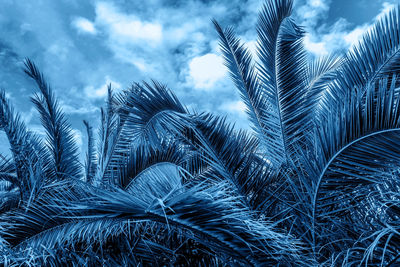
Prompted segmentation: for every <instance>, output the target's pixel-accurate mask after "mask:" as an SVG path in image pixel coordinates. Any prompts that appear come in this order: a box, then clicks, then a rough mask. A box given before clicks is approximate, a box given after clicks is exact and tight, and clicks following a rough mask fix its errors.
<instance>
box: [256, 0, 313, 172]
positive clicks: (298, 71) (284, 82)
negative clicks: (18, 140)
mask: <svg viewBox="0 0 400 267" xmlns="http://www.w3.org/2000/svg"><path fill="white" fill-rule="evenodd" d="M292 5H293V2H292V1H287V0H277V1H268V2H267V3H266V4H265V5H264V7H263V10H262V11H261V13H260V15H259V22H258V26H257V32H258V38H259V39H258V53H259V59H260V63H259V64H258V65H257V67H258V68H257V69H258V73H259V77H260V80H261V82H262V87H263V91H264V95H265V98H266V99H267V100H268V102H269V103H270V105H271V108H270V110H268V111H266V112H268V113H269V116H268V117H267V118H268V120H267V129H268V133H269V134H268V138H269V140H270V142H269V143H270V144H269V146H270V149H269V154H268V156H269V157H270V158H271V159H272V161H273V162H274V164H277V163H278V166H279V164H281V163H285V162H287V159H288V158H291V157H292V150H293V148H292V146H293V145H294V144H295V143H299V142H300V143H301V142H302V141H303V139H304V134H306V133H307V132H308V131H309V129H308V127H309V126H310V124H309V123H308V122H309V119H308V116H309V114H310V112H308V107H309V106H311V105H313V104H314V103H313V102H312V101H311V99H306V98H305V96H306V92H307V86H306V85H305V83H304V77H305V75H306V69H307V68H306V67H307V64H306V54H305V50H304V48H303V44H302V38H303V36H304V31H303V30H302V29H301V28H300V27H299V26H297V25H296V24H295V23H294V22H293V20H292V19H291V18H289V16H290V15H291V12H292Z"/></svg>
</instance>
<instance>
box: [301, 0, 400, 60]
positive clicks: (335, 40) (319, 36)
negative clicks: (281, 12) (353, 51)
mask: <svg viewBox="0 0 400 267" xmlns="http://www.w3.org/2000/svg"><path fill="white" fill-rule="evenodd" d="M329 5H330V1H327V2H322V0H307V1H306V3H305V4H304V5H302V6H300V7H299V8H298V12H297V13H296V15H297V17H298V18H299V20H300V24H302V25H304V26H306V28H307V30H308V32H309V33H308V34H307V35H306V36H305V38H304V46H305V48H306V49H307V50H308V51H309V52H311V53H312V54H313V55H315V56H323V55H326V54H329V53H335V52H340V51H345V50H347V49H349V48H351V47H352V46H353V45H356V44H357V43H358V42H359V41H360V40H361V38H362V36H363V35H364V33H365V32H367V31H368V30H370V29H371V27H373V24H374V23H375V22H376V21H378V20H379V19H381V18H382V17H383V16H384V15H385V14H386V13H387V12H389V11H390V10H391V9H392V8H393V7H395V4H392V3H389V2H383V3H382V8H381V10H380V13H379V14H378V15H377V16H375V17H374V18H373V20H372V22H370V23H364V24H361V25H352V24H350V23H349V22H348V21H347V20H346V19H344V18H339V19H338V20H337V21H336V22H335V23H333V25H331V26H328V25H326V24H321V25H320V26H318V27H317V25H318V22H319V21H321V20H323V19H324V17H325V16H326V15H327V12H328V11H329V8H330V7H329Z"/></svg>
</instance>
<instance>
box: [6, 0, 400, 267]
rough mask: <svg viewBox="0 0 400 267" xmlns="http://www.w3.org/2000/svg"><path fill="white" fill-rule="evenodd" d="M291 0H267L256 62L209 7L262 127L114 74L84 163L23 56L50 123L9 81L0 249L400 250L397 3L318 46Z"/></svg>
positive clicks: (355, 257)
mask: <svg viewBox="0 0 400 267" xmlns="http://www.w3.org/2000/svg"><path fill="white" fill-rule="evenodd" d="M291 12H292V1H291V0H271V1H267V2H266V3H265V5H264V7H263V9H262V11H261V12H260V15H259V20H258V25H257V33H258V47H257V49H258V51H257V62H255V61H254V60H253V58H252V55H251V53H250V52H249V50H248V49H247V48H246V46H245V45H244V44H243V43H242V42H241V41H240V40H239V39H238V38H237V37H236V36H235V33H234V31H233V29H232V28H227V29H222V28H221V27H220V25H219V24H218V23H217V22H214V24H215V27H216V30H217V32H218V34H219V37H220V46H221V50H222V53H223V56H224V58H225V62H226V65H227V67H228V68H229V70H230V74H231V76H232V79H233V81H234V84H235V85H236V87H237V88H238V90H239V92H240V94H241V97H242V99H243V101H244V103H245V104H246V106H247V113H248V115H249V118H250V122H251V126H252V131H248V132H246V131H243V130H236V129H235V128H234V127H233V126H232V125H231V124H230V123H228V122H227V121H226V120H225V118H222V117H219V116H216V115H213V114H209V113H200V114H198V113H193V112H189V111H188V109H186V107H185V106H184V105H182V104H181V103H180V102H179V101H178V99H177V98H176V97H175V95H174V94H173V93H172V92H171V91H170V90H169V89H167V88H166V87H165V86H164V85H162V84H160V83H158V82H152V83H143V84H134V85H133V86H131V88H129V89H127V90H124V91H122V92H120V93H114V92H113V91H112V88H111V86H110V87H109V89H108V100H107V103H106V106H105V107H104V108H102V109H101V127H100V129H99V130H98V138H97V139H96V138H95V137H94V131H93V128H92V126H91V125H90V124H89V123H88V122H87V121H84V124H85V126H86V129H87V135H88V148H87V155H86V162H85V163H84V164H81V163H80V161H79V155H78V154H77V151H78V150H77V146H76V144H75V142H74V138H73V134H72V129H71V127H70V124H69V123H68V121H67V119H66V117H65V116H64V114H63V111H62V109H61V108H60V105H59V103H58V102H57V100H56V97H55V95H54V93H53V91H52V89H51V87H50V86H49V84H47V83H46V81H45V79H44V76H43V75H42V74H41V73H40V72H39V71H38V69H37V67H36V66H35V65H34V64H33V63H32V62H31V61H29V60H27V61H26V68H25V72H26V73H27V74H28V75H29V76H30V77H31V78H32V79H33V80H34V81H35V82H36V83H37V86H38V88H39V92H38V93H36V94H35V95H34V96H33V97H32V102H33V103H34V105H35V106H36V108H37V110H38V111H39V113H40V118H41V122H42V124H43V127H44V129H45V131H46V138H45V139H44V140H43V139H42V138H41V137H40V136H37V135H36V134H35V133H33V132H31V131H29V130H28V129H27V127H26V126H25V124H24V122H23V120H22V119H21V118H20V116H19V115H18V114H17V112H16V111H15V110H14V109H13V107H12V106H11V104H10V103H9V101H8V100H7V99H6V96H5V92H4V91H3V92H1V93H0V127H1V129H2V130H3V131H4V132H5V134H6V135H7V138H8V140H9V143H10V147H11V157H7V156H1V157H0V179H1V180H2V182H1V183H0V189H1V190H0V191H1V195H0V197H1V198H0V262H1V264H2V265H11V266H14V265H23V264H25V265H34V266H37V265H46V266H60V265H63V266H64V265H71V266H83V265H85V264H86V265H88V266H101V265H106V266H141V265H163V266H164V265H181V266H233V265H243V266H248V265H261V266H273V265H282V266H292V265H293V266H303V265H304V266H307V265H308V266H310V265H327V266H329V265H334V266H336V265H346V266H354V265H360V264H369V265H382V266H395V265H396V266H397V264H400V232H399V231H400V183H399V181H400V180H399V166H400V157H399V156H400V134H399V132H400V95H399V94H400V90H399V79H398V74H399V73H398V72H399V70H400V68H399V67H400V65H399V62H400V61H399V55H400V54H399V48H400V29H399V24H400V9H399V8H396V9H394V10H392V11H391V12H390V13H388V14H387V15H385V16H384V17H383V18H382V19H381V20H380V21H379V22H377V23H376V25H375V26H374V27H373V28H371V29H370V30H369V31H368V32H367V33H366V34H365V35H364V37H363V39H362V41H361V42H360V43H359V44H357V45H355V46H354V47H352V48H351V49H350V50H349V51H348V52H347V53H346V54H344V55H341V56H328V57H324V58H319V59H316V60H310V56H309V55H308V54H307V53H306V50H305V49H304V47H303V37H304V35H305V31H304V29H303V28H302V27H300V26H298V25H297V24H296V23H295V22H294V21H293V19H292V18H291V17H290V15H291ZM96 140H97V141H96Z"/></svg>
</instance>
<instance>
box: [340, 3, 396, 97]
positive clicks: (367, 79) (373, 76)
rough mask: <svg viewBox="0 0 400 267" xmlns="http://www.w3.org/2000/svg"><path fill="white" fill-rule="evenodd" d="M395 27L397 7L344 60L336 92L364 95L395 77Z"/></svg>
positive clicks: (369, 31)
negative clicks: (387, 78) (389, 78)
mask: <svg viewBox="0 0 400 267" xmlns="http://www.w3.org/2000/svg"><path fill="white" fill-rule="evenodd" d="M399 23H400V7H399V6H397V7H396V8H394V9H392V10H391V11H390V12H389V13H388V14H386V15H385V16H383V17H382V18H381V19H380V20H379V21H378V22H377V23H376V24H375V25H374V26H373V27H372V28H371V29H369V30H368V32H367V33H366V34H364V36H363V38H362V41H360V42H359V43H358V44H356V45H355V46H353V47H352V48H351V49H350V51H349V52H348V53H347V55H346V56H345V61H344V64H343V66H342V70H341V75H340V79H339V83H338V86H337V87H335V89H336V90H338V91H343V90H345V91H353V90H357V91H361V92H365V91H366V90H367V88H368V87H369V86H375V84H376V82H377V81H378V80H379V79H380V78H382V77H388V76H389V77H392V76H393V74H398V73H399V63H398V62H399V57H400V29H399ZM396 77H398V75H397V76H396ZM339 101H340V99H339Z"/></svg>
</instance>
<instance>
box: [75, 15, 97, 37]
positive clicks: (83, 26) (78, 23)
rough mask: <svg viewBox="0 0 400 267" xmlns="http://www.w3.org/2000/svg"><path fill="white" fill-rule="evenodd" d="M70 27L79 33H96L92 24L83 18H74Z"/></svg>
mask: <svg viewBox="0 0 400 267" xmlns="http://www.w3.org/2000/svg"><path fill="white" fill-rule="evenodd" d="M72 26H74V27H75V28H76V29H77V30H78V32H79V33H89V34H96V33H97V30H96V27H95V25H94V23H93V22H91V21H90V20H88V19H86V18H83V17H77V18H74V19H73V21H72Z"/></svg>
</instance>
